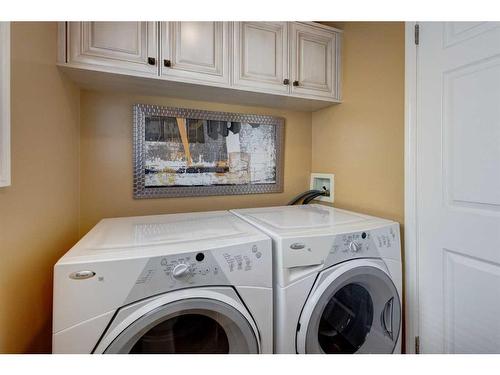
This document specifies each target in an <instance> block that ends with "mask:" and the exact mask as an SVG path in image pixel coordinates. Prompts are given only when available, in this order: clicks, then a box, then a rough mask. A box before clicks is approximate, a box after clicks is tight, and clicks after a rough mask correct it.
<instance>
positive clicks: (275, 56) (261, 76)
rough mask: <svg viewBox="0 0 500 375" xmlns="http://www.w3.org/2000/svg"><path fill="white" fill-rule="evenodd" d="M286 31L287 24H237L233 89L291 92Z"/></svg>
mask: <svg viewBox="0 0 500 375" xmlns="http://www.w3.org/2000/svg"><path fill="white" fill-rule="evenodd" d="M287 27H288V26H287V23H286V22H235V23H234V26H233V46H234V47H233V48H234V49H233V86H235V87H242V88H249V89H251V90H252V91H261V92H278V93H288V92H289V91H290V86H289V83H290V82H289V81H290V80H289V77H288V30H287ZM285 80H286V81H285Z"/></svg>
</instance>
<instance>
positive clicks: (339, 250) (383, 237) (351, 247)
mask: <svg viewBox="0 0 500 375" xmlns="http://www.w3.org/2000/svg"><path fill="white" fill-rule="evenodd" d="M399 241H400V239H399V225H398V224H397V223H394V224H393V225H388V226H385V227H381V228H376V229H371V230H365V231H356V232H351V233H343V234H339V235H336V236H334V238H333V241H332V242H331V246H330V252H329V254H328V257H327V260H326V261H325V265H327V266H330V265H332V264H336V263H338V262H341V261H344V260H348V259H353V258H372V257H373V258H378V257H389V258H391V257H395V258H397V257H398V256H399V254H400V251H401V248H400V243H399Z"/></svg>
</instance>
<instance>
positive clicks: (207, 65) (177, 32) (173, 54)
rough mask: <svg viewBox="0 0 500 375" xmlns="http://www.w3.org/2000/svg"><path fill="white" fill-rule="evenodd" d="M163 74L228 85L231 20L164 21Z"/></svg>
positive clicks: (178, 78) (168, 76)
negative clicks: (229, 21)
mask: <svg viewBox="0 0 500 375" xmlns="http://www.w3.org/2000/svg"><path fill="white" fill-rule="evenodd" d="M160 28H161V43H160V44H161V56H162V57H161V59H162V61H161V75H162V76H164V77H167V78H168V79H170V80H178V81H183V82H190V83H200V82H203V83H205V84H215V85H217V86H228V85H229V23H228V22H161V26H160Z"/></svg>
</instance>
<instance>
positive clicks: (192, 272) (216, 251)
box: [53, 212, 273, 353]
mask: <svg viewBox="0 0 500 375" xmlns="http://www.w3.org/2000/svg"><path fill="white" fill-rule="evenodd" d="M271 262H272V255H271V240H270V239H269V237H267V236H266V235H265V234H263V233H262V232H261V231H259V230H257V229H256V228H255V227H253V226H251V225H249V224H248V223H246V222H244V221H243V220H241V219H239V218H238V217H236V216H234V215H232V214H230V213H229V212H205V213H190V214H174V215H158V216H143V217H129V218H117V219H104V220H102V221H101V222H100V223H99V224H97V225H96V226H95V227H94V228H93V229H92V230H91V231H90V232H89V233H88V234H87V235H86V236H85V237H83V238H82V239H81V240H80V241H79V242H78V243H77V244H76V245H75V246H74V247H73V248H72V249H71V250H70V251H69V252H68V253H67V254H66V255H64V256H63V257H62V258H61V259H60V260H59V261H58V262H57V264H56V265H55V269H54V316H53V352H54V353H272V342H273V339H272V332H273V330H272V298H273V297H272V263H271Z"/></svg>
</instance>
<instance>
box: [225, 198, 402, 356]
mask: <svg viewBox="0 0 500 375" xmlns="http://www.w3.org/2000/svg"><path fill="white" fill-rule="evenodd" d="M232 212H233V213H235V214H236V215H238V216H239V217H241V218H243V219H245V220H246V221H248V222H249V223H251V224H253V225H255V226H256V227H257V228H259V229H261V230H262V231H263V232H265V233H266V234H268V235H269V236H271V238H272V239H273V251H274V271H273V272H274V278H275V283H274V292H275V300H274V313H275V319H274V340H275V342H274V346H275V352H276V353H344V354H348V353H400V352H401V344H400V336H401V334H400V333H401V314H402V308H401V292H402V275H401V273H402V266H401V244H400V235H399V224H398V223H396V222H393V221H389V220H384V219H379V218H375V217H372V216H367V215H362V214H357V213H354V212H349V211H345V210H340V209H335V208H331V207H326V206H322V205H302V206H285V207H267V208H255V209H241V210H233V211H232Z"/></svg>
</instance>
